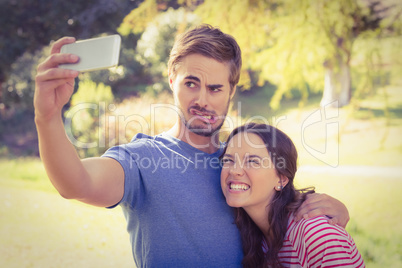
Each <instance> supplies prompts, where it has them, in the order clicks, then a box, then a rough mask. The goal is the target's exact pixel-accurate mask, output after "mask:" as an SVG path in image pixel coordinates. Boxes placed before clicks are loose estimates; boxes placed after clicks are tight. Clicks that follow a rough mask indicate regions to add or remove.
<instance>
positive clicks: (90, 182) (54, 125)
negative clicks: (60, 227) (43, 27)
mask: <svg viewBox="0 0 402 268" xmlns="http://www.w3.org/2000/svg"><path fill="white" fill-rule="evenodd" d="M73 42H75V39H74V38H72V37H64V38H62V39H60V40H58V41H56V42H55V43H54V44H53V45H52V48H51V53H50V56H49V57H48V58H47V59H46V60H45V61H44V62H42V63H41V64H40V65H39V66H38V69H37V75H36V78H35V96H34V107H35V123H36V128H37V131H38V139H39V152H40V156H41V159H42V161H43V163H44V165H45V169H46V172H47V174H48V176H49V179H50V181H51V182H52V184H53V185H54V187H55V188H56V189H57V190H58V191H59V193H60V194H61V195H62V196H63V197H64V198H68V199H77V200H80V201H82V202H85V203H87V204H91V205H96V206H103V207H107V206H112V205H114V204H116V203H118V202H119V201H120V200H121V198H122V197H123V193H124V171H123V168H122V167H121V165H120V164H119V163H118V162H117V161H116V160H113V159H111V158H100V157H97V158H88V159H84V160H81V159H80V158H79V156H78V154H77V152H76V150H75V148H74V146H73V145H72V144H71V142H70V141H69V139H68V138H67V135H66V133H65V130H64V125H63V120H62V116H61V113H62V108H63V106H64V105H65V104H66V103H67V102H68V100H69V99H70V97H71V95H72V94H73V91H74V79H75V77H77V76H78V72H77V71H72V70H66V69H61V68H58V66H59V64H62V63H74V62H76V61H78V57H77V56H75V55H71V54H60V48H61V47H62V46H63V45H64V44H69V43H73Z"/></svg>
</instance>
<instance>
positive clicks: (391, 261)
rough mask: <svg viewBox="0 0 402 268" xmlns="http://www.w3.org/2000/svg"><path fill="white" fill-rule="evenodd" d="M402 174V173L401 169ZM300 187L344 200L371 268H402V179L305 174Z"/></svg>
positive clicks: (351, 230) (349, 227)
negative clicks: (308, 187)
mask: <svg viewBox="0 0 402 268" xmlns="http://www.w3.org/2000/svg"><path fill="white" fill-rule="evenodd" d="M401 170H402V169H401ZM296 180H297V181H298V185H299V186H300V187H303V186H304V187H305V186H312V185H313V186H316V190H317V192H320V193H326V194H329V195H331V196H334V197H336V198H337V199H339V200H341V201H342V202H343V203H344V204H345V205H346V206H347V208H348V210H349V214H350V218H351V220H350V221H349V223H348V225H347V227H346V230H347V231H348V232H349V233H350V234H351V235H352V237H353V239H354V240H355V242H356V245H357V247H358V249H359V251H360V253H361V254H362V256H363V259H364V261H365V263H366V266H367V267H378V268H380V267H402V255H401V252H402V244H401V241H402V228H401V224H400V222H401V221H402V213H401V212H402V211H401V208H400V204H401V203H402V196H401V194H400V189H402V180H401V176H400V175H399V176H398V175H396V176H393V177H382V178H378V177H377V176H375V175H374V176H370V175H368V174H366V175H365V176H360V175H354V176H353V175H352V176H351V175H341V174H338V173H337V172H336V169H334V170H333V172H322V173H311V172H302V173H301V174H298V176H297V177H296Z"/></svg>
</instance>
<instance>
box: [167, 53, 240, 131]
mask: <svg viewBox="0 0 402 268" xmlns="http://www.w3.org/2000/svg"><path fill="white" fill-rule="evenodd" d="M229 73H230V69H229V65H228V64H225V63H221V62H218V61H216V60H214V59H212V58H208V57H204V56H202V55H200V54H191V55H188V56H186V57H184V58H183V60H182V62H181V63H180V64H179V65H178V67H177V69H176V72H175V74H170V76H169V78H170V80H169V82H170V87H171V88H172V90H173V95H174V97H175V104H176V106H177V107H178V108H179V109H180V111H181V113H182V116H181V120H182V122H183V124H184V125H185V126H186V128H187V129H189V130H190V131H192V132H193V133H195V134H197V135H201V136H206V137H209V136H212V135H213V134H214V133H215V132H216V131H217V130H219V129H220V128H221V126H222V125H223V122H224V121H225V117H226V114H227V112H228V108H229V102H230V99H231V98H232V97H233V95H234V93H235V89H233V90H232V91H231V89H230V84H229Z"/></svg>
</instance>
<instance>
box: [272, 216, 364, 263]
mask: <svg viewBox="0 0 402 268" xmlns="http://www.w3.org/2000/svg"><path fill="white" fill-rule="evenodd" d="M279 260H280V262H281V264H282V265H283V266H284V267H311V268H316V267H365V265H364V262H363V259H362V257H361V255H360V253H359V251H358V250H357V248H356V245H355V242H354V241H353V239H352V237H351V236H350V235H349V234H348V233H347V232H346V231H345V229H343V228H342V227H339V226H337V225H330V224H329V223H328V219H327V218H326V217H322V216H320V217H315V218H312V219H308V220H305V219H302V220H300V221H299V222H295V221H294V217H293V215H291V216H290V218H289V223H288V229H287V232H286V237H285V240H284V243H283V247H282V249H281V250H280V252H279Z"/></svg>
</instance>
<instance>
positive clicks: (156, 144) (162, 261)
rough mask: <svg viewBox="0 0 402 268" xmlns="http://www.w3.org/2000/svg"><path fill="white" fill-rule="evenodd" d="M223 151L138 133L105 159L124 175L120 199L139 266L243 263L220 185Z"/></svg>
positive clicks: (229, 212)
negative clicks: (116, 165)
mask: <svg viewBox="0 0 402 268" xmlns="http://www.w3.org/2000/svg"><path fill="white" fill-rule="evenodd" d="M222 149H223V145H222V144H221V148H220V150H218V151H217V152H215V153H213V154H208V153H205V152H202V151H200V150H198V149H196V148H194V147H192V146H191V145H189V144H187V143H185V142H183V141H181V140H179V139H176V138H173V137H171V136H169V135H167V134H161V135H157V136H155V137H151V136H147V135H144V134H138V135H136V136H135V137H134V138H133V140H132V141H131V142H130V143H128V144H125V145H121V146H116V147H113V148H111V149H109V150H108V151H107V152H106V153H105V154H104V155H103V157H111V158H113V159H115V160H117V161H118V162H119V163H120V164H121V165H122V167H123V169H124V173H125V185H124V196H123V198H122V200H121V201H120V202H119V205H120V206H121V207H122V209H123V212H124V215H125V217H126V220H127V230H128V232H129V234H130V239H131V244H132V251H133V256H134V260H135V264H136V265H137V267H239V266H241V260H242V258H243V255H242V249H241V240H240V235H239V232H238V230H237V228H236V225H235V224H234V223H233V211H232V209H231V208H230V207H229V206H228V205H227V204H226V201H225V198H224V196H223V194H222V192H221V187H220V172H221V165H220V163H219V159H218V157H219V155H220V154H221V153H222Z"/></svg>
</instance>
